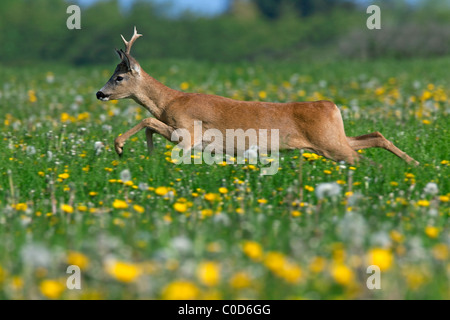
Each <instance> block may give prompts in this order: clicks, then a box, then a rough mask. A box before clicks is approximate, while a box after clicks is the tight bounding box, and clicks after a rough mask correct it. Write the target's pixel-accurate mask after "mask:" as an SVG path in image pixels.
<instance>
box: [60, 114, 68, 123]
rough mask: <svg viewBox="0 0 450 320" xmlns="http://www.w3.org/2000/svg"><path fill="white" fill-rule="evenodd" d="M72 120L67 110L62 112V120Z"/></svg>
mask: <svg viewBox="0 0 450 320" xmlns="http://www.w3.org/2000/svg"><path fill="white" fill-rule="evenodd" d="M69 120H70V115H69V114H68V113H67V112H63V113H61V122H67V121H69Z"/></svg>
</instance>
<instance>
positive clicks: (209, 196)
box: [205, 193, 217, 201]
mask: <svg viewBox="0 0 450 320" xmlns="http://www.w3.org/2000/svg"><path fill="white" fill-rule="evenodd" d="M205 199H206V200H208V201H214V200H216V199H217V195H216V194H214V193H207V194H205Z"/></svg>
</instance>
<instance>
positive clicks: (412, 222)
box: [0, 58, 450, 299]
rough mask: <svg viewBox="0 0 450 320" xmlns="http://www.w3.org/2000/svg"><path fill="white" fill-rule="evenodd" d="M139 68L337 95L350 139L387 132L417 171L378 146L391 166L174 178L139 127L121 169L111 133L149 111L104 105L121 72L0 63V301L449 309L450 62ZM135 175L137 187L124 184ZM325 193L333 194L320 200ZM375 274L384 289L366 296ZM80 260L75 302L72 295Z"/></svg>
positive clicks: (176, 84)
mask: <svg viewBox="0 0 450 320" xmlns="http://www.w3.org/2000/svg"><path fill="white" fill-rule="evenodd" d="M141 65H142V67H143V68H144V70H146V71H147V72H148V73H149V74H151V75H153V76H154V77H155V78H157V79H159V80H160V81H162V82H163V83H165V84H166V85H168V86H170V87H172V88H177V89H178V88H180V86H181V84H182V83H183V82H187V84H188V89H187V91H190V92H205V93H214V94H218V95H223V96H228V97H233V98H237V99H245V100H260V99H261V97H264V95H266V96H267V97H266V98H264V100H267V101H282V102H285V101H291V100H297V101H303V100H317V99H322V98H325V99H330V100H333V101H335V102H336V103H337V104H338V106H339V107H340V108H341V110H342V113H343V117H344V122H345V128H346V132H347V135H349V136H351V135H361V134H365V133H369V132H372V131H380V132H381V133H383V135H384V136H385V137H386V138H388V139H389V140H391V141H393V142H394V143H395V144H396V145H397V146H398V147H399V148H400V149H402V150H404V151H405V152H407V153H408V154H409V155H410V156H412V157H413V158H415V159H416V160H418V161H419V162H421V166H419V167H411V166H408V165H407V164H405V163H404V162H403V161H402V160H401V159H399V158H397V157H395V156H394V155H392V154H391V153H389V152H387V151H385V150H382V149H370V150H365V152H364V155H365V156H366V157H367V158H370V159H372V160H373V161H375V162H376V163H378V164H380V165H382V168H379V167H377V166H373V165H371V164H370V163H368V162H366V161H362V162H361V163H359V164H358V165H356V166H355V167H352V168H350V167H349V166H348V165H345V166H342V167H339V164H337V163H335V162H332V161H330V160H327V159H323V158H319V159H317V160H308V159H307V158H304V157H302V156H301V154H300V152H299V151H292V152H285V153H283V154H282V159H281V170H280V171H279V172H278V173H277V174H276V175H274V176H262V175H260V167H259V165H258V166H256V167H252V166H248V165H226V166H220V165H214V166H208V165H205V164H203V165H175V164H173V163H171V162H169V161H168V153H167V152H170V148H171V147H172V146H173V145H172V144H171V143H169V142H167V141H165V140H164V139H163V138H161V139H160V138H157V139H156V148H155V153H154V155H152V156H151V157H148V156H147V153H146V152H147V151H146V146H145V135H144V133H143V132H140V133H138V134H137V135H136V136H135V137H134V139H131V140H129V141H128V142H127V143H126V145H125V149H124V156H123V157H122V158H119V157H118V156H117V155H116V154H115V152H114V146H113V142H114V139H115V137H116V136H118V135H119V134H120V133H123V132H125V131H126V130H128V129H129V128H130V127H131V126H133V125H135V124H136V123H138V121H139V120H140V119H143V118H145V117H147V116H148V115H147V114H145V111H144V110H143V109H142V108H141V107H140V106H138V105H136V104H135V103H134V102H133V101H131V100H124V101H119V102H118V103H113V102H108V103H104V102H99V101H97V100H96V99H95V92H96V91H97V90H98V89H99V88H101V87H102V86H103V85H104V83H105V82H106V81H107V80H108V79H109V76H110V75H111V73H112V71H113V69H114V66H112V65H111V66H104V67H89V68H88V67H83V68H71V67H66V66H53V65H49V66H38V67H33V68H13V67H9V68H2V69H1V70H0V75H1V77H2V85H1V86H0V110H1V114H0V120H1V121H2V124H3V125H2V126H1V129H0V134H1V137H2V139H1V140H0V148H1V150H2V152H1V153H0V167H1V169H2V170H1V172H2V174H1V175H0V243H2V245H1V246H0V285H1V286H0V298H2V299H19V298H25V299H31V298H38V299H40V298H59V299H70V298H73V299H79V298H83V299H89V298H102V299H121V298H150V299H160V298H199V299H206V298H228V299H237V298H249V299H255V298H256V299H296V298H306V299H338V298H344V299H355V298H383V299H432V298H433V299H449V298H450V296H449V291H448V286H449V279H448V270H449V267H450V264H449V254H450V252H449V238H448V228H449V224H448V220H449V213H450V212H449V207H448V200H449V196H450V188H449V181H450V180H449V169H448V165H449V160H450V159H449V145H450V141H449V137H450V134H449V131H448V111H449V107H450V104H449V95H450V91H449V89H448V88H449V87H450V83H449V78H448V70H449V69H450V59H449V58H446V59H439V60H438V59H436V60H414V61H404V62H401V61H377V62H372V63H363V62H335V63H316V64H308V65H303V64H302V63H301V62H299V63H298V64H292V63H291V64H288V63H281V62H280V63H273V62H271V63H267V64H264V65H262V64H259V65H257V64H246V63H242V64H234V65H227V64H223V65H216V64H207V63H200V62H189V61H152V62H148V63H145V62H141ZM48 73H52V74H53V76H54V81H53V82H49V81H47V78H48V77H49V75H48ZM184 85H185V86H187V85H186V84H184ZM30 90H33V91H34V94H33V92H30ZM33 95H35V98H34V97H33ZM96 141H101V142H103V144H104V145H105V147H104V149H103V150H102V152H101V153H100V154H98V155H97V154H96V151H95V149H94V144H95V142H96ZM33 151H35V152H33ZM300 158H302V159H303V160H302V161H300ZM300 165H301V167H302V170H301V173H300V170H299V167H300ZM126 169H128V170H129V171H130V172H131V176H132V180H131V182H128V183H123V182H120V181H117V180H118V179H120V177H121V172H123V171H124V170H126ZM64 173H67V175H62V174H64ZM300 175H301V176H302V183H301V184H300V182H299V177H300ZM324 182H338V183H339V184H340V186H341V190H340V193H339V195H338V196H337V197H335V198H324V199H322V200H320V199H318V198H317V195H316V191H317V186H318V185H319V184H320V183H324ZM430 182H433V183H436V185H437V187H438V192H437V193H436V194H430V193H427V192H425V191H424V188H425V187H426V185H427V184H428V183H430ZM140 184H141V185H140ZM139 185H140V186H139ZM158 187H166V190H165V191H167V194H165V195H158V194H157V192H156V188H158ZM222 187H224V188H226V191H227V192H226V193H220V191H219V188H222ZM158 190H159V191H161V190H162V189H161V188H160V189H158ZM221 190H222V191H224V189H221ZM300 190H302V192H300ZM158 193H159V192H158ZM160 193H161V194H163V193H164V192H160ZM115 200H124V201H126V202H127V203H126V205H125V206H127V208H114V205H113V204H114V201H115ZM424 200H426V201H424ZM175 203H182V205H181V206H177V208H179V209H180V211H184V209H186V210H185V211H184V212H179V211H177V210H176V209H175V208H174V204H175ZM116 204H118V202H116ZM64 205H66V206H64ZM71 209H72V210H73V212H70V211H72V210H71ZM373 257H375V258H376V261H374V260H373ZM374 263H375V264H378V265H379V266H380V268H381V289H380V290H369V289H367V287H366V279H367V278H368V276H369V275H368V274H367V273H366V269H367V267H368V266H369V265H371V264H374ZM71 264H77V265H79V266H80V267H81V277H82V289H81V290H69V289H67V288H66V286H65V283H66V279H67V277H68V276H69V275H68V274H66V269H67V266H68V265H71ZM182 289H184V290H182ZM183 294H185V295H183Z"/></svg>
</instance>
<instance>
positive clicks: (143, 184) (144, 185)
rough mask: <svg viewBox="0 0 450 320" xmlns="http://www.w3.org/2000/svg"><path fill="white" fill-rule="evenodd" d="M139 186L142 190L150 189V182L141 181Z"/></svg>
mask: <svg viewBox="0 0 450 320" xmlns="http://www.w3.org/2000/svg"><path fill="white" fill-rule="evenodd" d="M138 188H139V190H141V191H146V190H147V189H148V184H147V183H145V182H139V184H138Z"/></svg>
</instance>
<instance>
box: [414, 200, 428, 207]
mask: <svg viewBox="0 0 450 320" xmlns="http://www.w3.org/2000/svg"><path fill="white" fill-rule="evenodd" d="M417 205H418V206H419V207H429V206H430V201H428V200H419V201H417Z"/></svg>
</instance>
